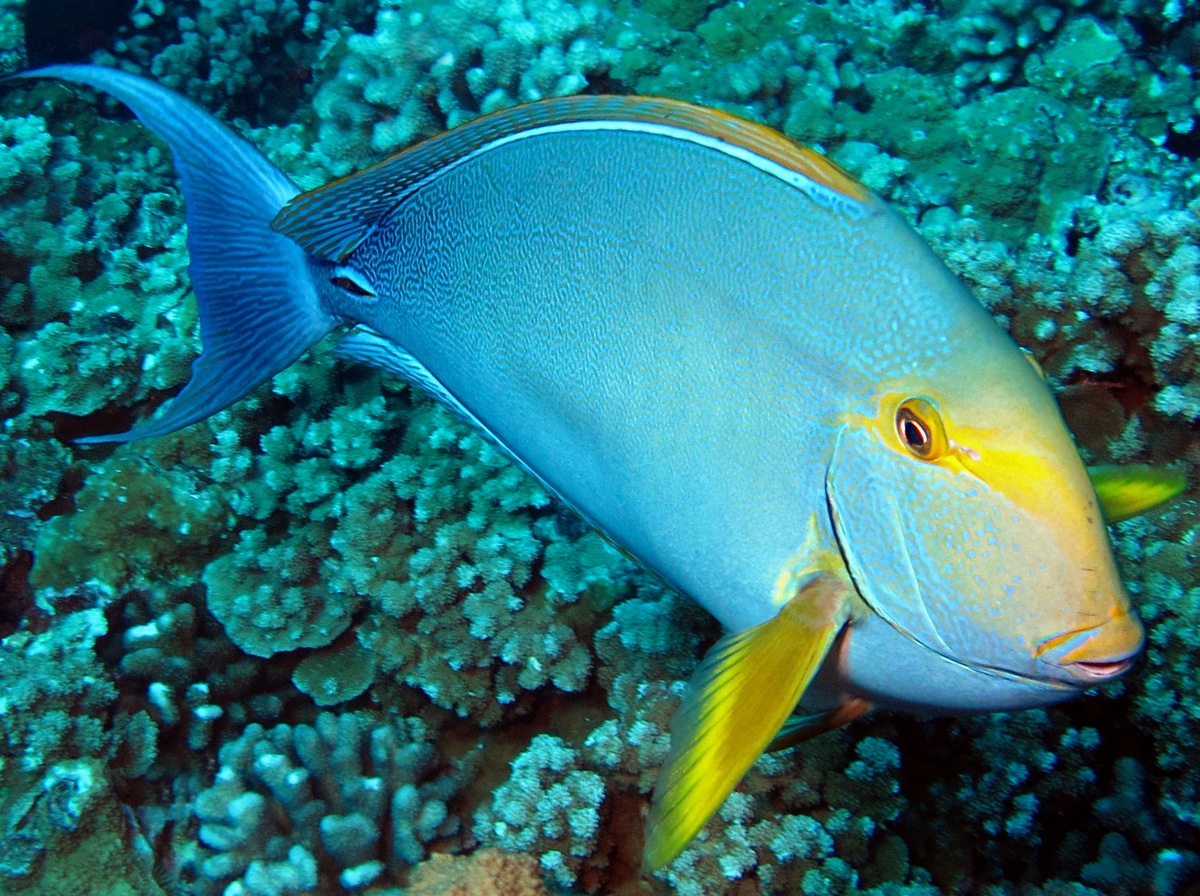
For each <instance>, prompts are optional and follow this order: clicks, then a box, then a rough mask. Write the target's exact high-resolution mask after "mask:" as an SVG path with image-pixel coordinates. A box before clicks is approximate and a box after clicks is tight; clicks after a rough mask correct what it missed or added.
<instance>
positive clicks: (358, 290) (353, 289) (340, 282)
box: [329, 277, 375, 297]
mask: <svg viewBox="0 0 1200 896" xmlns="http://www.w3.org/2000/svg"><path fill="white" fill-rule="evenodd" d="M329 282H330V283H332V284H333V285H334V286H336V287H337V288H338V289H344V290H345V291H346V292H348V293H350V294H351V295H356V296H363V297H369V296H374V295H375V294H374V293H373V292H371V291H370V290H369V289H367V288H366V287H364V286H363V285H362V284H361V283H356V282H355V281H353V280H351V279H350V278H349V277H334V278H333V279H331V280H330V281H329Z"/></svg>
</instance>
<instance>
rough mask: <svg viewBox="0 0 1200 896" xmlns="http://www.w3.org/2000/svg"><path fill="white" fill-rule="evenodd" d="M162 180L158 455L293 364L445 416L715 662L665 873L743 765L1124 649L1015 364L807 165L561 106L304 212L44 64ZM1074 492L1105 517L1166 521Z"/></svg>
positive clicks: (692, 697) (365, 177)
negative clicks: (168, 381)
mask: <svg viewBox="0 0 1200 896" xmlns="http://www.w3.org/2000/svg"><path fill="white" fill-rule="evenodd" d="M18 77H23V78H56V79H59V80H62V81H67V82H73V83H76V84H81V85H87V86H90V87H92V88H95V89H98V90H100V91H104V92H106V93H108V94H111V95H112V96H114V97H116V98H117V99H118V100H120V101H121V102H123V103H124V104H125V105H127V106H128V107H130V108H131V109H132V110H133V112H134V113H135V114H136V115H137V117H138V118H139V119H141V121H142V122H143V123H144V124H145V125H146V126H148V127H149V128H150V130H151V131H153V132H154V133H155V134H157V135H158V137H159V138H161V139H162V140H164V141H165V142H166V143H167V145H168V146H169V148H170V150H171V152H172V155H173V158H174V162H175V166H176V169H177V171H178V173H179V176H180V178H181V181H182V186H183V193H184V197H185V204H186V218H187V225H188V237H187V245H188V250H189V254H190V272H191V281H192V285H193V288H194V291H195V295H196V299H197V302H198V307H199V318H200V332H201V339H202V350H201V353H200V355H199V356H198V358H197V359H196V360H195V362H194V364H193V366H192V370H191V379H190V380H189V382H188V383H187V385H186V386H185V387H184V388H183V390H182V391H181V392H180V393H179V394H178V395H177V396H176V397H175V398H174V400H173V401H172V403H171V404H170V405H169V406H168V407H167V408H166V409H165V411H164V412H162V413H161V414H160V415H159V416H157V417H156V418H154V419H151V420H150V421H148V422H144V423H142V424H140V425H138V426H136V427H134V428H133V429H131V430H130V431H128V432H123V433H115V434H109V435H101V436H92V437H89V438H85V439H81V440H80V441H82V442H85V443H92V444H95V443H102V442H127V441H130V440H133V439H138V438H145V437H152V436H161V435H164V434H167V433H171V432H174V431H176V430H178V429H181V428H183V427H185V426H189V425H191V424H193V423H195V422H197V421H200V420H203V419H204V418H206V417H208V416H209V415H211V414H213V413H215V412H217V411H219V410H221V409H222V408H225V407H227V406H229V405H230V404H232V403H234V402H236V401H238V400H239V399H240V398H242V397H243V396H245V395H246V394H247V393H248V392H249V391H250V390H252V389H253V388H255V387H256V386H257V385H259V384H260V383H262V382H264V381H265V380H267V379H268V378H269V377H271V376H273V375H274V374H276V373H278V372H279V371H281V370H283V369H284V368H286V367H287V366H288V365H290V364H291V363H292V362H294V361H295V360H296V359H297V358H298V357H300V356H301V355H302V354H303V353H304V352H305V351H306V350H308V349H309V348H310V347H311V346H312V345H313V344H314V343H316V342H317V341H318V340H319V339H322V338H323V337H325V336H326V335H327V334H329V333H330V332H332V331H334V330H337V329H339V328H345V327H350V328H352V329H351V330H350V332H349V334H348V335H347V336H345V338H344V339H343V341H342V343H341V348H340V350H341V352H342V353H343V354H345V355H347V356H349V357H352V358H356V359H358V360H361V361H363V362H366V363H371V364H374V365H376V366H378V367H381V368H383V369H385V370H388V371H390V372H391V373H393V374H395V375H397V376H400V377H402V378H403V379H405V380H406V381H408V382H409V383H411V384H413V385H415V386H417V387H419V388H420V389H422V390H424V391H425V392H427V393H428V394H429V395H431V396H432V397H434V398H435V399H437V400H438V401H440V402H442V403H443V404H445V405H446V406H448V407H450V408H452V409H453V410H454V411H455V412H456V413H457V414H459V415H460V416H461V417H462V418H463V419H464V420H466V421H467V422H469V423H470V424H471V425H472V426H474V427H475V428H476V429H478V430H479V431H480V432H481V433H482V434H483V435H485V436H486V437H487V438H489V439H490V440H492V441H493V442H494V443H495V444H496V445H498V446H499V447H500V448H501V449H502V450H503V451H504V452H506V453H507V454H508V455H509V456H510V457H511V458H513V459H514V461H515V462H517V463H518V464H520V465H521V466H522V467H524V468H525V469H526V470H527V471H528V472H529V473H530V474H531V475H533V476H534V477H536V478H537V479H538V480H539V481H540V482H541V483H543V484H544V485H545V486H546V488H547V489H549V490H550V491H551V492H552V493H553V494H555V495H556V496H558V497H559V498H560V499H561V500H562V501H563V502H565V503H566V504H567V505H569V506H570V507H572V508H574V509H575V510H576V511H578V512H579V513H580V514H581V515H582V517H583V518H584V519H586V520H587V521H588V522H590V523H591V524H592V525H594V526H595V527H596V528H597V529H598V530H599V531H600V532H601V533H603V534H604V536H605V537H607V538H608V539H609V540H611V542H612V543H613V544H615V545H616V546H617V547H619V548H620V549H621V550H622V551H624V552H625V553H626V554H627V555H629V556H630V557H633V558H634V559H636V560H637V561H638V562H640V563H641V564H642V565H644V566H645V567H646V568H647V569H648V570H650V571H651V572H653V573H654V574H655V575H657V576H658V577H659V578H661V579H662V580H663V581H665V582H666V583H668V584H669V585H671V586H672V587H674V588H676V589H677V590H678V591H680V592H681V593H683V594H685V595H687V596H689V597H690V598H692V599H694V600H695V601H697V602H698V603H699V604H701V605H702V606H703V607H704V608H706V609H707V610H708V611H709V612H711V613H712V614H713V615H714V616H715V617H716V618H717V619H718V620H719V621H720V622H721V623H722V625H723V626H724V627H725V629H726V631H727V633H726V634H725V635H724V637H723V638H722V639H721V640H720V641H718V642H717V644H716V645H715V646H714V647H713V648H712V649H711V650H710V651H709V652H708V654H707V655H706V656H705V657H704V658H703V659H702V661H701V662H700V664H699V666H698V668H697V670H696V673H695V675H694V677H693V678H692V680H691V682H690V683H689V686H688V689H687V691H686V694H685V696H684V698H683V702H682V704H681V706H680V708H679V709H678V711H677V712H676V714H675V717H674V718H673V720H672V722H671V748H670V752H669V754H668V756H667V758H666V760H665V762H664V765H663V768H662V770H661V771H660V773H659V777H658V780H657V783H656V786H655V790H654V795H653V797H652V800H651V805H650V809H649V814H648V818H647V822H646V829H647V833H646V842H645V849H644V861H645V866H646V869H647V870H650V871H653V870H655V869H660V868H662V867H663V866H665V865H666V864H668V863H669V862H671V861H672V860H673V859H674V858H675V857H676V856H678V855H679V853H680V852H681V851H682V850H683V849H684V848H685V847H686V845H687V844H688V842H690V841H691V839H692V838H693V837H694V836H695V835H696V834H697V833H698V832H699V831H700V830H701V829H702V828H703V826H704V825H705V823H706V822H707V821H708V819H709V818H710V817H711V816H712V815H713V813H714V812H715V811H716V810H717V809H718V808H719V807H720V805H721V803H722V802H723V801H724V799H725V798H726V797H727V796H728V795H729V793H730V792H731V791H732V790H733V789H734V788H735V787H736V786H737V784H738V782H739V781H740V779H741V778H742V777H743V776H744V774H745V773H746V771H747V770H748V769H749V768H750V766H751V765H752V764H753V763H754V762H755V761H756V759H757V758H758V757H759V755H761V754H762V752H763V751H764V750H769V749H782V748H785V747H789V746H792V745H794V744H796V743H799V742H801V741H803V740H805V739H807V738H808V737H811V736H813V735H815V734H817V733H819V732H821V731H825V730H829V729H831V728H835V727H838V726H840V725H843V724H846V723H848V722H850V721H852V720H854V719H857V718H859V717H861V716H862V715H864V714H865V713H867V712H869V711H870V710H871V709H872V708H874V707H891V708H898V709H903V710H908V711H911V712H915V713H921V714H934V713H967V712H987V711H998V710H1016V709H1021V708H1026V707H1034V706H1042V705H1047V704H1051V703H1054V702H1057V701H1060V700H1065V699H1067V698H1070V697H1073V696H1075V695H1078V694H1080V693H1081V692H1083V691H1084V690H1086V689H1088V688H1090V687H1093V686H1094V685H1097V684H1100V683H1102V682H1106V681H1111V680H1113V679H1116V678H1118V677H1119V676H1121V675H1123V674H1124V673H1126V672H1127V671H1128V670H1129V668H1130V667H1131V665H1132V664H1133V662H1134V659H1135V657H1136V656H1137V655H1138V653H1139V651H1140V650H1141V647H1142V644H1143V640H1144V632H1143V628H1142V625H1141V623H1140V622H1139V620H1138V617H1137V614H1136V613H1135V611H1134V609H1133V607H1132V606H1131V604H1130V600H1129V596H1128V594H1127V593H1126V590H1125V588H1124V587H1123V585H1122V583H1121V579H1120V576H1119V574H1118V571H1117V567H1116V563H1115V560H1114V557H1113V552H1112V548H1111V544H1110V541H1109V536H1108V530H1107V527H1106V507H1105V503H1104V500H1102V498H1101V495H1100V494H1098V492H1097V487H1096V486H1094V485H1093V482H1092V479H1091V477H1090V476H1089V473H1088V471H1087V470H1086V469H1085V467H1084V464H1083V462H1082V460H1081V458H1080V455H1079V452H1078V450H1077V449H1076V446H1075V444H1074V442H1073V440H1072V437H1071V435H1070V433H1069V432H1068V430H1067V427H1066V425H1065V423H1064V421H1063V418H1062V416H1061V414H1060V413H1059V410H1058V407H1057V404H1056V403H1055V400H1054V397H1053V395H1052V393H1051V390H1050V388H1049V386H1048V384H1047V383H1046V381H1045V379H1044V377H1043V375H1042V374H1041V372H1040V369H1039V368H1038V367H1037V365H1036V362H1033V363H1031V359H1029V358H1027V357H1026V356H1025V354H1024V353H1023V352H1022V350H1021V349H1020V348H1018V346H1017V345H1016V344H1015V343H1014V342H1013V341H1012V340H1011V338H1010V337H1009V336H1008V335H1007V334H1006V333H1005V332H1004V330H1003V329H1002V328H1001V327H1000V326H999V325H998V324H997V323H996V321H995V320H993V319H992V317H991V316H990V315H989V314H988V313H987V312H986V310H985V309H984V308H983V307H982V306H981V305H980V303H979V302H978V301H977V300H976V299H975V298H974V297H973V296H972V294H971V293H970V292H969V290H968V289H967V288H966V287H965V286H964V284H963V283H962V282H961V281H960V280H959V279H957V278H956V277H955V276H954V275H953V274H952V273H951V271H950V270H949V269H948V268H947V267H946V266H945V264H944V263H943V262H942V261H941V260H940V259H939V258H938V257H937V256H936V255H935V254H934V252H933V251H932V250H931V248H930V247H929V246H928V245H927V244H926V243H925V242H924V241H923V240H922V239H921V237H920V236H919V235H918V234H917V233H916V232H915V231H914V230H913V228H912V227H910V226H909V225H908V224H907V223H906V222H905V221H904V220H903V219H902V218H901V216H900V215H899V214H897V213H896V212H895V211H893V210H891V209H890V208H889V207H888V206H887V205H886V204H885V203H884V202H883V200H881V199H880V198H879V197H877V196H875V195H874V194H872V193H871V192H870V191H869V190H867V189H866V188H865V187H864V186H862V185H861V184H860V183H858V182H857V181H856V180H855V179H854V178H852V177H851V176H850V175H849V174H847V173H846V172H845V171H843V170H842V169H841V168H839V167H838V166H837V165H835V164H834V163H833V162H831V161H829V160H828V159H827V158H825V157H824V156H823V155H821V154H820V153H818V152H816V151H814V150H812V149H810V148H807V147H804V146H801V145H799V144H796V143H793V142H792V141H790V140H788V139H787V138H786V137H784V136H783V135H781V134H779V133H778V132H776V131H773V130H771V129H769V128H767V127H764V126H762V125H759V124H755V123H752V122H749V121H745V120H742V119H740V118H737V117H735V116H733V115H730V114H727V113H724V112H720V111H716V110H713V109H708V108H704V107H701V106H696V105H692V104H688V103H684V102H680V101H676V100H669V99H659V98H652V97H633V96H579V97H566V98H555V99H547V100H543V101H539V102H536V103H532V104H529V105H525V106H519V107H515V108H512V109H508V110H504V111H501V112H497V113H494V114H491V115H487V116H484V117H481V118H478V119H475V120H474V121H471V122H468V123H466V124H464V125H462V126H460V127H458V128H456V129H453V130H450V131H448V132H446V133H444V134H441V135H439V136H436V137H434V138H432V139H430V140H428V141H426V142H423V143H419V144H417V145H415V146H413V147H410V148H408V149H406V150H404V151H402V152H400V153H398V154H396V155H394V156H391V157H390V158H387V159H384V160H383V161H380V162H378V163H376V164H373V165H370V166H368V167H366V168H364V169H363V170H361V171H359V172H358V173H356V174H352V175H350V176H348V177H345V178H342V179H339V180H335V181H333V182H332V183H329V184H327V185H325V186H322V187H319V188H317V189H314V190H311V191H308V192H301V190H300V189H299V188H298V187H297V186H296V185H294V184H293V183H292V181H291V180H289V178H288V177H287V176H286V175H284V174H283V173H282V172H281V171H280V170H279V169H277V168H276V167H275V166H274V165H272V164H271V163H270V162H269V161H268V160H267V159H266V158H265V157H264V156H263V155H262V154H261V153H260V152H259V151H258V150H257V149H256V148H255V147H254V146H253V145H252V144H251V143H250V142H248V141H247V140H245V139H243V138H242V137H241V136H239V135H237V134H236V133H234V132H233V131H232V130H230V129H229V128H228V127H226V126H225V125H224V124H222V123H221V122H219V121H218V120H217V119H216V118H214V117H213V116H211V115H209V114H208V113H207V112H205V111H204V110H203V109H201V108H200V107H199V106H197V105H195V104H193V103H192V102H191V101H189V100H187V99H186V98H184V97H182V96H180V95H178V94H176V93H174V92H172V91H170V90H168V89H167V88H165V87H162V86H160V85H158V84H155V83H153V82H152V81H149V80H146V79H144V78H141V77H139V76H136V75H133V74H130V73H126V72H122V71H116V70H111V69H107V68H103V67H99V66H91V65H53V66H48V67H45V68H41V69H38V70H35V71H31V72H26V73H23V74H22V75H20V76H18ZM1096 475H1097V484H1098V485H1099V486H1100V491H1101V493H1102V494H1103V495H1106V496H1107V500H1108V502H1109V510H1108V511H1107V512H1108V513H1109V514H1110V515H1111V516H1113V517H1114V518H1115V517H1117V516H1120V517H1122V518H1123V517H1127V516H1129V515H1133V514H1136V513H1139V512H1144V511H1145V510H1147V509H1149V508H1150V507H1152V506H1155V505H1157V504H1159V503H1161V502H1162V501H1164V500H1167V499H1169V498H1170V497H1171V496H1173V495H1174V494H1177V493H1178V492H1179V491H1180V490H1181V489H1182V488H1183V483H1182V477H1180V476H1178V475H1177V474H1173V473H1170V472H1169V471H1168V472H1164V471H1157V470H1152V469H1150V468H1132V469H1131V470H1129V471H1122V470H1120V469H1115V468H1107V469H1105V470H1103V471H1100V472H1099V473H1097V474H1096Z"/></svg>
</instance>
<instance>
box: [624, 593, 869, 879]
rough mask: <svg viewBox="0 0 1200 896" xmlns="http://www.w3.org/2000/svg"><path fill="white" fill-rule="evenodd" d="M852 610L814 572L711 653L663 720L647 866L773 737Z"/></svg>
mask: <svg viewBox="0 0 1200 896" xmlns="http://www.w3.org/2000/svg"><path fill="white" fill-rule="evenodd" d="M851 608H852V598H851V593H850V591H849V589H848V588H847V586H846V584H845V582H844V581H843V580H842V579H841V577H839V576H837V575H835V574H832V573H818V574H816V575H815V576H813V578H812V579H811V580H810V581H808V582H807V583H805V584H804V585H803V586H802V587H800V588H799V589H798V592H797V593H796V594H795V596H794V597H792V599H791V600H789V601H788V602H787V603H786V604H784V606H783V608H782V609H781V610H780V611H779V613H778V615H776V616H775V617H774V618H772V619H769V620H767V621H766V622H763V623H760V624H759V625H756V626H754V627H753V628H749V629H746V630H745V631H742V632H737V633H735V634H732V635H728V636H726V637H725V638H722V639H721V640H720V641H719V642H718V643H717V644H716V646H715V647H713V649H712V650H711V651H709V653H708V655H707V656H706V657H705V658H704V660H703V661H702V662H701V664H700V667H699V668H698V669H697V670H696V674H695V675H694V676H693V678H692V681H691V685H690V687H689V690H688V693H687V696H686V697H685V698H684V701H683V705H682V706H681V707H680V708H679V710H678V712H676V714H675V718H674V719H673V720H672V722H671V752H670V753H669V754H668V756H667V760H666V763H665V764H664V766H663V769H662V771H661V772H660V773H659V778H658V783H657V785H656V787H655V791H654V799H653V802H652V804H651V806H650V817H649V818H648V819H647V822H646V828H647V833H646V848H645V863H646V866H647V867H648V868H650V869H651V870H655V869H658V868H661V867H663V866H664V865H666V864H667V863H668V862H670V861H671V860H672V859H674V858H675V857H676V856H677V855H679V853H680V852H681V851H682V850H683V848H684V847H685V846H686V845H687V843H688V841H690V840H691V839H692V838H693V837H694V836H695V835H696V834H697V833H698V832H699V831H700V829H701V828H703V827H704V825H705V823H706V822H707V821H708V819H709V818H711V817H712V815H713V813H714V812H716V811H717V809H719V808H720V806H721V804H722V803H723V802H724V801H725V798H726V797H727V796H729V794H730V793H731V792H732V791H733V789H734V787H736V786H737V783H738V781H740V780H741V778H742V776H743V775H744V774H745V773H746V771H747V770H748V769H749V768H750V766H751V765H753V764H754V761H755V760H756V759H758V757H759V755H760V754H761V753H762V752H763V750H764V748H766V747H767V745H768V744H770V743H771V741H772V739H773V738H774V737H775V736H776V734H777V733H778V732H779V730H780V728H782V727H783V724H784V722H785V721H787V718H788V716H789V715H791V713H792V712H793V710H794V709H795V708H796V703H797V702H798V701H799V699H800V696H801V695H802V694H803V693H804V691H805V689H806V688H807V687H808V685H809V682H811V681H812V678H813V676H814V675H815V674H816V672H817V670H818V669H819V668H820V666H821V663H822V662H823V661H824V659H825V656H826V654H827V653H828V652H829V649H830V647H831V646H832V645H833V642H834V640H835V639H836V638H837V636H838V633H839V632H840V631H841V630H842V627H843V626H844V625H845V624H846V623H847V622H848V621H849V619H850V616H851Z"/></svg>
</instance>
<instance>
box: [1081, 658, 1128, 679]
mask: <svg viewBox="0 0 1200 896" xmlns="http://www.w3.org/2000/svg"><path fill="white" fill-rule="evenodd" d="M1132 667H1133V657H1126V658H1125V659H1122V660H1105V661H1097V660H1081V661H1079V662H1075V663H1068V664H1067V669H1068V670H1069V671H1071V672H1075V673H1076V674H1077V675H1078V676H1079V677H1080V678H1081V679H1083V680H1084V681H1092V682H1095V683H1096V684H1100V683H1101V682H1105V681H1111V680H1112V679H1114V678H1119V677H1120V676H1122V675H1124V674H1125V673H1126V672H1128V671H1129V670H1130V668H1132Z"/></svg>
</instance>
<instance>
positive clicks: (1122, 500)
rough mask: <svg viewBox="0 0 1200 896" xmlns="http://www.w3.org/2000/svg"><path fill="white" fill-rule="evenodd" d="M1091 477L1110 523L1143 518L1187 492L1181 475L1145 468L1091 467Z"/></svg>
mask: <svg viewBox="0 0 1200 896" xmlns="http://www.w3.org/2000/svg"><path fill="white" fill-rule="evenodd" d="M1088 476H1090V477H1091V480H1092V487H1093V488H1094V489H1096V496H1097V497H1099V499H1100V507H1101V508H1102V509H1103V510H1104V518H1105V519H1106V520H1107V521H1108V522H1110V523H1119V522H1121V521H1122V520H1127V519H1129V518H1130V517H1135V516H1138V515H1140V514H1143V513H1145V512H1146V511H1147V510H1150V509H1152V508H1154V507H1157V506H1158V505H1159V504H1164V503H1166V502H1167V501H1170V500H1171V499H1172V498H1174V497H1175V496H1176V495H1178V494H1179V493H1180V492H1182V491H1183V490H1184V489H1185V488H1187V479H1186V478H1185V477H1184V475H1183V474H1182V473H1178V472H1176V471H1175V470H1164V469H1162V468H1159V467H1151V466H1147V465H1146V464H1133V465H1131V466H1116V465H1106V466H1101V467H1089V468H1088Z"/></svg>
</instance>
